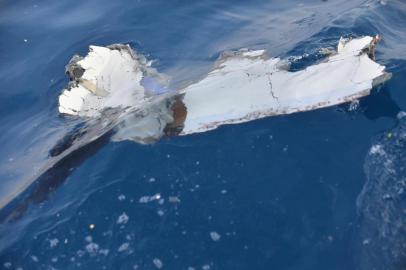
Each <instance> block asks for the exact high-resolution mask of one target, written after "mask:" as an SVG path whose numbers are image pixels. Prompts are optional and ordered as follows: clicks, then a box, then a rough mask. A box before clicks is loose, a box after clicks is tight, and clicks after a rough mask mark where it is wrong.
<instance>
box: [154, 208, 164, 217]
mask: <svg viewBox="0 0 406 270" xmlns="http://www.w3.org/2000/svg"><path fill="white" fill-rule="evenodd" d="M156 213H157V214H158V216H160V217H162V216H163V215H164V214H165V212H164V211H163V210H161V209H160V210H158V211H157V212H156Z"/></svg>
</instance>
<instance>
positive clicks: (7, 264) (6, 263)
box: [3, 262, 12, 269]
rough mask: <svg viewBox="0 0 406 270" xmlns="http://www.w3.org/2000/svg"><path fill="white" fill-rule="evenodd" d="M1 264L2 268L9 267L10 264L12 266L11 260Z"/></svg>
mask: <svg viewBox="0 0 406 270" xmlns="http://www.w3.org/2000/svg"><path fill="white" fill-rule="evenodd" d="M3 266H4V268H6V269H10V268H11V266H12V264H11V262H5V263H4V264H3Z"/></svg>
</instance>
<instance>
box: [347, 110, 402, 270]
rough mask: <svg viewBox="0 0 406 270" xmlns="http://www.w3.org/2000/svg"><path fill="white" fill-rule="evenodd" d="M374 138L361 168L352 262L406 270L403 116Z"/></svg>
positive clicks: (371, 268)
mask: <svg viewBox="0 0 406 270" xmlns="http://www.w3.org/2000/svg"><path fill="white" fill-rule="evenodd" d="M399 115H400V116H399V118H400V119H399V124H398V126H397V127H396V128H394V129H393V130H391V131H388V132H385V133H384V134H383V135H381V136H379V138H377V139H376V140H375V141H374V143H373V145H372V147H371V149H370V151H369V153H368V155H367V157H366V160H365V164H364V170H365V173H366V176H367V182H366V183H365V185H364V187H363V190H362V192H361V194H360V195H359V196H358V199H357V209H358V213H359V224H358V225H359V227H358V229H357V237H356V241H357V243H356V246H357V251H358V252H357V254H356V258H355V261H356V262H357V266H358V269H361V270H403V269H406V116H405V113H400V114H399Z"/></svg>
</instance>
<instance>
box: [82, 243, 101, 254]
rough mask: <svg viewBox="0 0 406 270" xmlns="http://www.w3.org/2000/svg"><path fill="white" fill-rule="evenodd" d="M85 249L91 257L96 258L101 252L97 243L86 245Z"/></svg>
mask: <svg viewBox="0 0 406 270" xmlns="http://www.w3.org/2000/svg"><path fill="white" fill-rule="evenodd" d="M85 249H86V251H87V252H88V253H89V255H90V256H95V255H97V253H98V251H99V245H98V244H96V243H89V244H87V245H86V247H85Z"/></svg>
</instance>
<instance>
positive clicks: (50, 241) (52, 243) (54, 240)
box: [49, 238, 59, 248]
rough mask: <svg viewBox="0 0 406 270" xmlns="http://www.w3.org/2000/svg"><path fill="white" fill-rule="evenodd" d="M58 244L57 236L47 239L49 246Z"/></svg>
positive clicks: (52, 246)
mask: <svg viewBox="0 0 406 270" xmlns="http://www.w3.org/2000/svg"><path fill="white" fill-rule="evenodd" d="M58 244H59V240H58V239H57V238H54V239H51V240H49V246H50V247H51V248H54V247H56V246H57V245H58Z"/></svg>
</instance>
